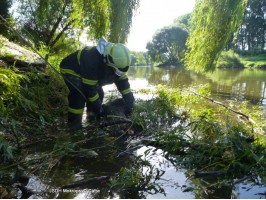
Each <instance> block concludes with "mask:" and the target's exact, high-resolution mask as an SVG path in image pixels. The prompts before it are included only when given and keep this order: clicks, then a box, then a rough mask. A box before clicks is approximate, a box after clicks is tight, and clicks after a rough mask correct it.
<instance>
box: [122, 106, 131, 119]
mask: <svg viewBox="0 0 266 200" xmlns="http://www.w3.org/2000/svg"><path fill="white" fill-rule="evenodd" d="M132 112H133V108H132V107H130V106H127V105H125V107H124V113H125V115H126V117H129V116H130V115H131V114H132Z"/></svg>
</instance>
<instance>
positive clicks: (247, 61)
mask: <svg viewBox="0 0 266 200" xmlns="http://www.w3.org/2000/svg"><path fill="white" fill-rule="evenodd" d="M243 63H244V65H245V66H247V67H260V66H266V55H259V56H248V57H245V58H243Z"/></svg>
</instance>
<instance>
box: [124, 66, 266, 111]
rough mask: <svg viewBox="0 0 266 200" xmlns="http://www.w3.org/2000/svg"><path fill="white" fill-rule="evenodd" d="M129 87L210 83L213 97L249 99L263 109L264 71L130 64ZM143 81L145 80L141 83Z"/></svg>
mask: <svg viewBox="0 0 266 200" xmlns="http://www.w3.org/2000/svg"><path fill="white" fill-rule="evenodd" d="M128 75H129V79H130V81H131V86H132V88H134V89H135V88H143V87H145V86H156V85H159V84H165V85H168V86H169V87H171V88H177V87H179V88H182V87H188V86H197V85H200V84H210V85H211V92H212V97H215V99H217V100H220V101H224V100H235V99H237V101H249V102H250V103H251V104H253V105H259V106H263V108H264V109H265V110H266V71H265V70H249V69H216V70H215V71H214V72H213V73H207V74H204V75H203V74H197V73H195V72H193V71H187V70H185V69H180V68H167V69H165V68H158V67H148V66H147V67H132V68H130V71H129V73H128ZM145 81H147V82H148V83H147V82H145Z"/></svg>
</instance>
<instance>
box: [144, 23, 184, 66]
mask: <svg viewBox="0 0 266 200" xmlns="http://www.w3.org/2000/svg"><path fill="white" fill-rule="evenodd" d="M187 37H188V32H187V30H186V29H185V28H184V27H182V26H180V25H179V24H177V25H172V26H169V27H164V28H162V29H160V30H159V31H157V32H156V33H155V34H154V36H153V38H152V41H151V42H149V43H148V44H147V46H146V48H147V49H148V54H149V56H150V57H151V61H152V62H153V63H155V62H157V63H160V64H162V63H167V64H174V65H175V64H178V63H180V62H181V59H182V58H183V57H184V52H185V49H186V45H185V44H186V39H187Z"/></svg>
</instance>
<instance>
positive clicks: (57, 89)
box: [0, 67, 65, 132]
mask: <svg viewBox="0 0 266 200" xmlns="http://www.w3.org/2000/svg"><path fill="white" fill-rule="evenodd" d="M0 80H1V82H0V96H1V99H0V117H1V119H0V120H1V122H2V123H4V125H5V127H6V128H7V129H8V127H9V129H10V130H11V129H12V132H14V129H15V130H16V129H17V130H20V131H21V132H36V130H40V129H44V128H46V127H47V125H48V124H51V123H52V122H53V121H54V119H55V117H57V116H59V115H61V114H62V108H64V103H65V102H64V98H65V88H64V86H63V85H62V84H61V83H60V81H57V80H56V78H54V77H53V76H50V75H49V74H47V73H46V72H42V71H38V70H37V69H32V70H29V71H28V72H22V71H19V70H18V69H16V68H13V69H11V68H3V67H1V68H0ZM60 84H61V85H60ZM12 120H13V121H16V122H17V123H16V127H11V125H10V123H11V121H12ZM7 132H8V130H7Z"/></svg>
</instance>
